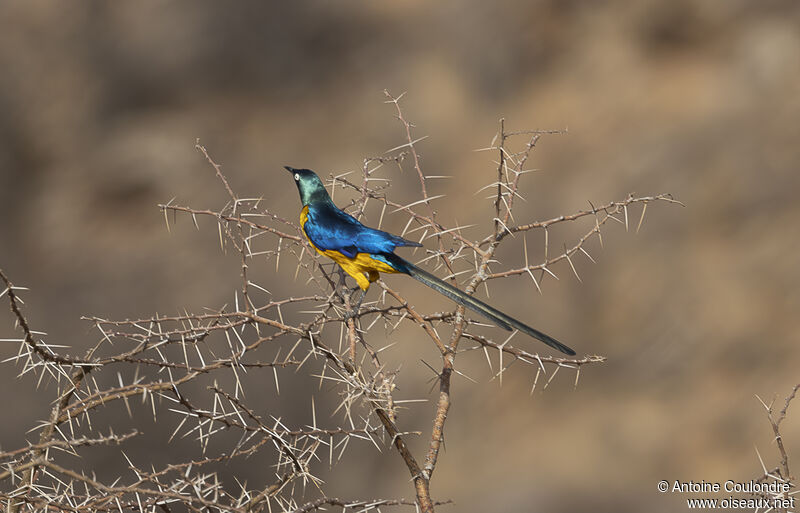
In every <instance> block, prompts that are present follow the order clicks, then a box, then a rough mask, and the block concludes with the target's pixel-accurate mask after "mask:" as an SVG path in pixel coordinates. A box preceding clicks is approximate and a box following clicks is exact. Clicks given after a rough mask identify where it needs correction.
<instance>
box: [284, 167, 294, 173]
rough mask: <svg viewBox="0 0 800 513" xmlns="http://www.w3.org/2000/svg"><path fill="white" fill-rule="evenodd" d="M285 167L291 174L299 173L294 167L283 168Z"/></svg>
mask: <svg viewBox="0 0 800 513" xmlns="http://www.w3.org/2000/svg"><path fill="white" fill-rule="evenodd" d="M283 167H284V168H285V169H286V170H287V171H288V172H290V173H294V172H295V171H297V169H295V168H293V167H289V166H283Z"/></svg>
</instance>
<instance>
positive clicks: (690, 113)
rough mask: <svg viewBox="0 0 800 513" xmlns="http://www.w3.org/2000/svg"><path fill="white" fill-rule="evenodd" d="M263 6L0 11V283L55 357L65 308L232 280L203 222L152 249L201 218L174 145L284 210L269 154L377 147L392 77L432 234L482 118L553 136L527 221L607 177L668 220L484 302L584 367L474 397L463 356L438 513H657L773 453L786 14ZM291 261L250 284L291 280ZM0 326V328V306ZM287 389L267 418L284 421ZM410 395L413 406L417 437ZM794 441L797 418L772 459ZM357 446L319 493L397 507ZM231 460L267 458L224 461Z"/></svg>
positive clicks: (150, 305) (123, 310) (543, 152)
mask: <svg viewBox="0 0 800 513" xmlns="http://www.w3.org/2000/svg"><path fill="white" fill-rule="evenodd" d="M274 4H275V5H273V4H268V3H249V4H243V3H237V4H228V3H215V2H154V1H147V2H126V3H123V2H114V3H106V2H83V3H73V4H70V5H69V7H68V8H66V7H65V8H64V9H63V10H60V9H58V8H57V7H56V4H53V3H49V2H39V1H33V2H3V3H2V4H0V69H2V70H3V71H2V73H0V112H2V116H0V216H1V217H0V219H2V221H0V267H2V268H3V269H4V270H5V271H6V273H7V274H9V276H10V277H11V278H12V280H14V281H15V282H16V283H18V284H21V285H26V286H28V287H30V288H31V291H30V292H29V293H27V294H26V296H25V297H26V299H27V304H28V315H29V317H30V320H31V322H32V324H33V325H34V326H35V327H36V328H37V329H41V330H44V331H47V332H48V334H49V340H50V341H51V342H53V343H58V344H68V345H70V346H73V347H74V348H76V349H75V350H76V351H79V350H82V349H83V348H85V347H86V345H87V344H88V343H90V342H92V341H93V340H94V337H95V336H94V335H93V334H92V335H91V336H89V337H88V338H87V330H88V326H87V325H86V324H85V323H83V322H82V321H80V319H79V318H80V316H81V315H87V314H92V315H99V316H109V317H115V318H125V317H135V316H149V315H151V314H153V313H154V312H160V313H174V312H178V311H180V310H182V309H183V308H184V307H186V308H188V309H189V310H198V309H200V308H202V307H205V306H210V307H218V306H219V305H221V304H223V303H225V302H229V301H230V298H231V295H232V291H233V290H234V288H235V287H236V286H237V283H238V282H237V279H238V273H239V270H238V264H237V263H236V261H235V258H232V257H230V256H228V257H226V256H225V255H223V254H222V253H221V252H220V250H219V246H218V241H217V234H216V228H215V227H214V226H213V224H211V223H206V224H205V225H204V227H203V230H201V231H199V232H197V231H195V230H194V229H193V228H191V226H190V224H189V223H187V222H185V221H184V222H183V223H181V224H179V226H178V227H177V228H176V229H174V230H173V232H172V233H169V232H167V230H166V229H165V227H164V220H163V217H162V215H161V214H160V212H159V210H158V208H157V207H156V205H157V204H158V203H164V202H166V201H168V200H169V199H170V198H173V197H177V200H176V201H177V202H179V203H181V204H191V205H192V206H195V207H198V208H220V207H221V206H222V205H223V204H224V201H225V196H224V192H223V191H222V190H221V188H220V186H219V184H218V183H217V182H216V181H215V179H214V176H213V172H212V170H211V169H210V168H209V167H208V165H207V164H206V163H205V162H204V161H203V159H202V156H201V155H199V154H198V153H197V152H196V151H195V150H194V142H195V139H196V138H200V140H201V142H202V143H203V144H205V145H206V146H207V147H208V149H209V151H210V152H211V154H212V155H213V157H214V158H215V159H216V160H217V161H218V162H220V163H221V164H222V165H223V169H224V171H225V172H226V173H227V175H228V177H229V179H230V181H231V183H232V185H233V187H234V189H236V190H237V191H239V192H240V193H241V194H242V195H249V196H260V195H263V196H264V198H265V201H266V202H267V204H268V205H269V207H270V208H271V209H272V210H273V211H275V212H277V213H279V214H281V215H284V216H285V217H288V218H291V219H294V218H295V216H296V213H297V210H298V208H299V207H298V203H297V197H296V193H295V191H294V186H293V185H292V184H291V183H290V182H289V181H287V177H286V176H285V173H284V172H283V171H282V170H281V167H280V166H282V165H284V164H290V165H293V166H297V167H310V168H312V169H316V170H318V171H319V172H320V174H323V175H328V174H329V173H342V172H346V171H352V170H357V169H359V167H360V165H361V161H362V159H363V158H364V157H365V156H371V155H377V154H381V153H383V152H384V151H385V150H387V149H389V148H391V147H394V146H397V145H399V144H402V142H403V140H402V132H401V130H400V127H399V125H398V123H397V121H396V120H395V119H393V117H392V116H393V114H394V113H393V111H392V109H391V106H388V105H385V104H384V103H383V101H384V97H383V93H382V91H383V90H384V89H388V90H390V91H391V92H393V93H394V94H399V93H401V92H403V91H407V96H406V98H405V100H404V109H405V113H406V115H407V116H408V118H409V119H410V120H412V121H413V122H414V123H415V124H416V125H417V127H418V128H417V129H416V135H418V136H421V135H429V136H430V137H429V138H428V139H427V140H425V141H424V142H423V143H421V144H420V150H421V152H422V155H423V166H424V168H425V170H426V171H427V173H428V174H434V175H453V176H454V177H455V178H453V179H451V180H449V181H438V182H437V183H436V184H435V190H434V192H433V193H437V194H438V193H447V194H448V197H447V198H446V199H444V200H441V201H440V203H439V204H438V209H439V212H440V215H441V219H442V221H443V222H445V223H447V224H449V225H455V223H456V222H458V223H460V224H467V223H471V222H481V221H482V220H484V219H486V216H487V212H490V210H489V208H490V205H489V202H488V201H484V200H482V199H478V200H474V198H480V197H481V196H482V195H478V196H477V197H476V196H473V193H474V192H475V191H476V190H477V189H478V188H479V187H481V186H482V185H484V184H485V183H487V182H488V181H490V180H491V179H492V173H493V172H494V171H493V169H494V165H493V164H492V162H491V161H492V158H493V157H494V156H493V155H488V154H485V153H476V152H473V151H472V150H474V149H477V148H481V147H485V146H488V145H489V143H490V141H491V139H492V137H493V135H494V133H495V132H496V130H497V127H498V120H499V118H501V117H505V118H506V120H507V126H508V127H509V128H510V129H522V128H565V127H568V128H569V134H568V135H564V136H552V137H547V138H545V139H543V140H542V141H541V142H540V144H539V146H538V148H537V150H536V152H535V154H534V157H533V160H532V165H533V166H534V167H536V168H538V169H540V170H542V172H540V173H537V174H536V175H533V177H531V178H527V179H528V180H530V181H529V188H528V189H527V190H528V198H527V199H528V203H527V204H526V206H525V209H526V210H525V213H526V215H529V216H530V219H531V220H532V219H544V218H546V217H549V216H552V215H556V214H561V213H565V214H566V213H569V212H573V211H576V210H579V209H583V208H586V207H587V206H588V203H587V201H592V202H593V203H595V204H600V203H603V202H604V201H608V200H612V199H622V198H624V197H625V195H626V194H627V193H628V192H631V191H635V192H637V193H641V194H655V193H662V192H668V193H672V194H673V195H675V197H676V198H678V199H680V200H681V201H683V202H684V203H685V204H686V208H681V207H675V206H669V205H651V206H650V207H649V208H648V215H647V218H646V219H645V222H644V225H643V228H642V230H641V231H640V233H638V234H634V233H628V234H626V233H624V230H623V229H621V228H620V227H614V226H612V227H610V228H609V230H608V231H607V234H606V236H605V237H604V242H605V248H604V249H602V250H601V249H599V247H597V246H596V245H595V247H594V249H593V251H592V253H593V256H594V257H595V258H596V259H597V261H598V264H597V265H588V264H586V263H585V262H583V263H581V264H580V269H579V270H580V272H581V277H582V278H583V283H578V282H577V280H575V279H574V278H572V277H571V276H570V275H569V272H562V274H561V280H560V281H558V282H556V281H554V280H549V281H545V284H544V291H543V292H544V294H543V295H542V296H539V295H538V294H536V293H535V292H533V291H532V290H530V288H529V285H530V284H529V283H525V284H524V285H517V288H510V289H508V291H512V290H513V291H516V293H523V294H526V296H525V299H524V300H525V301H530V302H532V304H533V306H532V307H524V306H522V301H517V300H515V299H514V298H512V297H509V296H508V295H505V294H502V295H495V296H494V297H495V301H497V302H498V304H500V305H501V306H503V307H504V309H507V310H509V311H510V312H512V313H514V314H517V315H520V316H524V317H523V318H524V319H526V320H530V321H531V323H532V324H534V325H535V326H539V327H542V328H543V329H545V330H546V331H548V332H551V333H553V334H554V335H556V336H558V338H560V339H562V340H564V341H565V342H568V343H570V345H573V346H574V347H576V348H577V349H578V350H579V353H588V354H602V355H606V356H608V358H609V361H608V363H606V364H604V365H602V366H594V367H589V368H586V369H585V370H584V372H583V373H582V375H581V383H580V386H579V387H578V388H577V390H573V388H572V379H573V376H567V375H564V376H561V377H559V378H556V380H555V382H554V384H553V385H552V387H551V388H549V389H548V390H547V391H545V392H544V393H543V394H541V393H538V392H537V393H535V394H534V395H533V397H529V396H528V391H529V389H530V384H531V381H530V378H531V376H530V374H529V373H527V372H516V373H514V372H512V373H509V375H507V376H506V378H505V380H504V384H503V386H502V388H500V387H499V386H498V384H497V382H496V381H493V382H491V383H488V381H489V378H490V377H491V376H490V373H489V372H488V371H487V370H486V367H485V365H483V366H481V362H480V360H477V363H476V362H475V361H472V362H470V361H466V360H465V365H467V366H468V367H467V369H468V370H469V374H470V376H471V377H473V378H475V379H477V380H478V382H479V383H478V384H474V383H471V382H469V381H466V380H463V379H462V380H456V381H455V382H454V390H453V392H454V394H455V396H454V406H453V409H452V410H451V415H450V418H449V421H448V425H447V430H446V435H447V439H446V442H447V451H446V452H445V453H444V454H443V456H442V458H441V461H440V465H439V467H438V470H437V475H436V476H435V479H434V482H433V488H432V491H433V494H434V495H435V497H437V498H452V499H454V500H456V503H457V506H455V507H450V509H445V510H446V511H459V512H462V511H463V512H472V511H474V512H478V511H509V512H510V511H552V512H559V511H581V510H589V509H590V508H591V510H593V511H642V510H645V509H646V510H647V511H654V512H661V511H683V510H684V509H685V504H684V503H683V502H682V500H683V499H684V498H686V497H685V496H680V495H675V494H660V493H658V492H657V491H656V483H657V482H658V481H659V480H660V479H668V480H674V479H681V480H701V479H704V480H706V481H710V482H722V481H725V480H726V479H737V480H747V479H749V478H751V477H753V476H756V475H757V474H758V473H759V471H760V465H759V463H758V459H757V457H756V453H755V450H754V446H756V447H758V449H759V450H760V452H761V454H762V455H763V456H764V458H765V460H766V461H767V462H768V463H776V462H777V457H776V450H775V447H774V444H772V443H771V431H770V428H769V425H768V423H767V422H766V420H765V416H764V414H763V410H762V408H761V406H760V405H759V403H758V401H757V400H756V398H755V394H759V395H761V396H762V397H764V398H765V399H769V398H771V397H772V396H773V394H779V395H780V397H781V398H780V400H781V401H782V397H783V396H784V395H785V394H786V393H787V392H788V391H789V389H790V388H791V386H792V385H793V384H795V383H796V382H797V381H798V379H800V373H798V372H797V365H796V362H797V358H798V357H799V356H800V344H799V343H798V342H800V335H798V333H800V315H799V314H800V271H798V268H797V262H798V255H799V254H800V238H799V237H798V235H797V234H798V221H799V220H800V203H799V202H798V201H797V197H798V190H800V189H799V187H800V173H798V171H800V169H798V164H799V163H800V130H799V128H800V94H798V93H799V92H800V90H799V89H798V84H800V31H799V30H798V27H800V4H799V3H798V2H796V1H793V0H787V1H763V2H746V1H733V0H730V1H716V2H708V1H701V0H697V1H688V0H678V1H669V2H667V1H661V2H659V1H655V0H649V1H642V2H635V3H632V2H621V1H617V2H594V1H579V0H571V1H558V0H551V1H531V2H522V1H519V2H513V1H498V2H480V1H470V2H453V1H443V2H423V1H408V2H377V1H373V2H355V1H340V2H308V3H306V2H285V3H280V4H278V3H277V2H276V3H274ZM234 5H235V6H234ZM473 201H475V202H474V203H473ZM467 202H469V204H470V205H475V207H474V208H472V207H471V208H470V209H469V210H468V211H465V210H464V205H465V204H467ZM481 208H484V209H485V210H481ZM636 213H637V214H638V210H637V211H636ZM637 219H638V217H637ZM388 222H389V224H388V225H385V227H388V228H391V229H393V230H395V231H399V230H400V229H402V222H400V221H397V220H395V221H394V222H395V223H400V224H399V226H398V225H397V224H391V223H392V220H391V219H389V220H388ZM476 236H477V235H476ZM291 274H293V273H292V272H291V271H290V270H287V271H286V275H287V278H286V280H285V282H284V283H274V284H270V285H273V287H274V288H272V289H271V290H273V292H276V293H281V292H285V293H290V292H289V291H295V290H298V289H299V290H302V287H304V282H303V280H298V281H292V280H291ZM391 283H392V285H393V286H395V285H396V287H395V288H398V289H401V288H403V287H406V286H407V285H405V282H402V281H400V280H399V279H394V281H392V282H391ZM503 292H504V293H505V292H507V291H506V289H503ZM420 295H423V294H422V293H420ZM529 304H530V303H529ZM515 305H516V306H515ZM445 306H446V304H445V303H441V302H440V303H433V304H432V305H431V307H432V308H436V307H439V308H444V307H445ZM0 320H2V321H3V322H2V324H1V325H0V337H2V336H10V335H11V321H10V317H9V315H8V314H7V313H6V312H5V307H4V308H3V313H2V314H0ZM417 349H418V348H417ZM536 349H541V348H539V347H537V348H536ZM415 351H416V350H415V347H414V345H413V344H407V345H406V346H405V347H404V348H403V349H402V350H398V351H396V352H394V353H392V358H395V359H396V361H394V362H393V363H394V365H393V366H394V367H396V366H399V365H400V364H401V363H402V365H403V374H402V377H403V380H406V381H404V383H405V386H406V387H407V392H408V394H409V395H414V394H417V396H421V397H428V398H429V399H433V398H434V394H429V393H428V387H429V384H427V383H425V382H424V380H425V379H427V378H428V377H429V373H428V371H427V369H426V368H425V367H424V365H423V364H422V363H421V362H420V356H419V354H417V353H416V352H415ZM426 351H428V352H427V353H426V358H428V359H429V361H433V360H430V359H431V358H433V356H432V353H431V352H430V351H429V350H428V348H426ZM13 352H14V349H13V348H12V347H10V346H9V345H7V344H4V345H2V346H0V357H3V358H6V357H8V356H10V355H12V354H13ZM14 374H15V373H14V369H13V367H11V366H4V367H2V368H0V383H1V384H2V386H0V403H2V404H3V405H9V404H13V405H14V411H15V412H16V413H15V415H13V416H11V415H9V416H7V417H6V418H3V419H2V422H0V444H1V445H2V447H4V448H11V447H17V446H20V445H21V443H22V441H23V439H24V438H23V437H24V433H25V431H26V430H28V429H30V428H31V427H33V426H34V425H35V423H36V421H37V420H38V419H42V418H44V417H46V415H47V412H48V411H49V404H50V401H51V400H52V399H53V397H52V392H53V389H52V388H50V389H47V390H49V393H46V392H47V390H46V391H44V392H40V393H38V394H36V393H34V389H35V386H36V383H35V380H34V379H32V378H29V377H28V378H24V379H21V380H16V379H15V378H14ZM265 379H268V378H265ZM287 379H290V380H291V379H293V378H287ZM417 381H421V382H420V383H417ZM298 387H300V388H298V390H299V391H300V392H302V391H304V390H305V389H303V388H302V385H298ZM285 390H289V391H291V390H292V389H291V387H288V388H285ZM299 395H300V397H302V394H299ZM292 397H293V396H292V395H291V392H285V393H284V394H283V395H282V396H281V405H282V406H281V407H282V408H289V409H291V408H292V407H297V408H300V406H297V405H294V406H293V398H292ZM301 406H302V409H303V411H306V412H307V410H308V408H309V406H308V404H303V405H301ZM796 408H798V409H800V406H797V405H796ZM429 409H430V408H428V410H426V409H425V408H421V409H420V410H417V411H420V412H421V415H423V417H424V418H423V419H422V422H421V424H420V428H422V427H424V428H425V430H426V436H425V438H427V430H428V428H427V427H426V426H427V423H428V419H429V416H430V415H429V414H430V413H431V412H430V411H429ZM3 410H5V411H8V410H7V408H6V407H5V406H4V407H3ZM277 411H281V410H280V409H279V410H277ZM327 420H328V421H329V423H330V424H336V423H338V422H339V418H335V419H327ZM173 421H174V419H169V418H162V419H160V422H161V423H166V427H165V428H164V429H170V426H174V424H170V422H173ZM799 426H800V411H794V412H792V413H790V415H789V419H788V420H787V422H786V425H785V427H784V433H785V434H786V443H787V446H788V448H789V450H790V455H793V456H795V459H794V460H790V464H792V463H794V465H793V466H794V467H797V466H798V465H800V436H795V435H796V433H797V432H798V427H799ZM28 436H29V437H30V436H31V435H28ZM176 447H178V448H180V447H181V446H180V444H178V445H177V446H176ZM369 449H370V448H369V447H366V448H365V449H364V450H363V451H361V450H357V451H355V452H354V453H353V454H354V455H353V456H352V457H351V458H350V459H348V460H346V461H345V463H344V464H343V466H342V467H339V468H338V469H337V471H336V472H334V473H328V474H325V475H324V478H325V479H326V481H328V483H329V487H328V492H329V493H331V494H332V495H337V496H342V497H354V498H369V497H379V496H382V495H389V496H405V497H410V496H411V495H412V487H411V484H410V482H408V475H407V470H406V469H405V468H404V467H403V466H402V463H401V461H400V459H399V458H398V457H396V456H394V455H390V456H389V457H382V456H381V455H376V454H374V451H371V450H369ZM139 450H140V451H146V450H147V447H140V448H139ZM175 450H178V449H175ZM140 454H141V453H140ZM145 454H146V453H145ZM161 456H162V457H163V455H161ZM362 458H363V459H362ZM96 464H97V468H104V467H102V465H103V462H102V461H98V462H97V463H96ZM108 465H111V463H108ZM112 467H113V465H112ZM246 472H247V473H248V476H249V477H250V479H251V480H257V479H258V477H259V475H260V474H263V473H265V472H266V473H269V472H270V470H269V469H262V468H259V465H258V462H257V461H250V462H249V467H248V469H247V470H246Z"/></svg>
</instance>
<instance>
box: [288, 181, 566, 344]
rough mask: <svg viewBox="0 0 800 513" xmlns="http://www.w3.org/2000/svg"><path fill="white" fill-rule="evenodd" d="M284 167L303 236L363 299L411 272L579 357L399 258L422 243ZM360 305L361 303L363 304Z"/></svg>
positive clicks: (498, 320) (442, 291) (487, 314)
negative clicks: (378, 283) (378, 284)
mask: <svg viewBox="0 0 800 513" xmlns="http://www.w3.org/2000/svg"><path fill="white" fill-rule="evenodd" d="M285 167H286V169H287V170H288V171H289V172H290V173H292V175H293V176H294V181H295V183H296V184H297V190H298V191H299V192H300V200H301V201H302V202H303V209H302V210H301V211H300V227H301V228H302V230H303V233H304V234H305V236H306V238H307V239H308V241H309V242H310V243H311V246H312V247H313V248H314V249H315V250H317V252H318V253H320V254H321V255H325V256H326V257H328V258H330V259H332V260H333V261H334V262H336V263H337V264H339V266H340V267H341V268H342V269H343V270H344V272H346V273H347V274H349V275H350V276H352V277H353V278H354V279H355V280H356V283H358V286H359V287H360V288H361V290H362V291H363V292H362V295H361V299H362V300H363V298H364V295H365V294H366V291H367V289H368V288H369V285H370V283H372V282H373V281H375V280H377V279H378V278H379V277H380V273H401V274H407V275H409V276H411V277H412V278H414V279H416V280H417V281H420V282H422V283H424V284H425V285H427V286H428V287H430V288H432V289H433V290H435V291H436V292H439V293H440V294H443V295H445V296H447V297H449V298H450V299H452V300H453V301H455V302H456V303H458V304H459V305H463V306H464V307H466V308H469V309H470V310H473V311H475V312H477V313H479V314H481V315H483V316H484V317H486V318H488V319H489V320H490V321H492V322H493V323H494V324H496V325H497V326H499V327H501V328H503V329H506V330H508V331H512V329H513V328H516V329H518V330H520V331H521V332H523V333H525V334H527V335H529V336H531V337H533V338H535V339H537V340H541V341H542V342H544V343H545V344H547V345H548V346H550V347H552V348H554V349H558V350H559V351H561V352H562V353H566V354H568V355H574V354H575V351H573V350H572V349H570V348H569V347H567V346H565V345H564V344H562V343H561V342H559V341H558V340H556V339H554V338H553V337H550V336H549V335H545V334H544V333H542V332H541V331H538V330H535V329H533V328H531V327H530V326H528V325H526V324H523V323H521V322H520V321H518V320H516V319H514V318H513V317H511V316H509V315H506V314H504V313H503V312H501V311H500V310H497V309H496V308H494V307H492V306H489V305H487V304H486V303H484V302H483V301H481V300H479V299H476V298H474V297H472V296H470V295H468V294H465V293H464V292H463V291H461V290H459V289H457V288H455V287H453V286H452V285H450V284H449V283H447V282H444V281H442V280H440V279H439V278H437V277H436V276H434V275H432V274H431V273H429V272H428V271H425V270H424V269H420V268H419V267H417V266H416V265H414V264H412V263H411V262H409V261H408V260H405V259H403V258H400V257H399V256H397V255H395V254H394V249H395V248H397V247H399V246H422V244H420V243H418V242H413V241H410V240H406V239H404V238H402V237H398V236H397V235H392V234H391V233H387V232H384V231H381V230H376V229H374V228H369V227H367V226H364V225H363V224H361V223H360V222H358V220H356V219H355V218H354V217H353V216H351V215H349V214H347V213H346V212H343V211H341V210H339V209H338V208H337V207H336V205H334V204H333V201H332V200H331V197H330V196H329V195H328V191H327V190H326V189H325V186H324V185H322V181H321V180H320V179H319V177H318V176H317V175H316V173H314V172H313V171H311V170H310V169H295V168H292V167H289V166H285ZM360 304H361V302H360V301H359V306H360Z"/></svg>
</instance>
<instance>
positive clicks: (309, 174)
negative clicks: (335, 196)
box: [283, 166, 330, 206]
mask: <svg viewBox="0 0 800 513" xmlns="http://www.w3.org/2000/svg"><path fill="white" fill-rule="evenodd" d="M283 167H285V168H286V170H287V171H289V172H290V173H292V177H293V178H294V183H295V184H296V185H297V190H298V191H299V192H300V200H301V201H302V202H303V206H306V205H308V204H309V203H313V202H315V201H325V200H329V199H330V196H328V191H327V190H325V186H324V185H322V180H320V179H319V177H318V176H317V174H316V173H315V172H313V171H311V170H310V169H295V168H293V167H289V166H283Z"/></svg>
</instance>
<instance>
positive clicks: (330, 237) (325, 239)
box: [303, 200, 421, 258]
mask: <svg viewBox="0 0 800 513" xmlns="http://www.w3.org/2000/svg"><path fill="white" fill-rule="evenodd" d="M303 229H304V230H305V232H306V235H308V238H309V239H310V240H311V242H313V243H314V245H315V246H316V247H318V248H319V249H322V250H336V251H339V252H340V253H342V254H343V255H345V256H346V257H348V258H354V257H355V256H356V254H357V253H369V254H371V255H381V254H388V253H392V252H393V251H394V248H396V247H398V246H421V244H419V243H417V242H413V241H410V240H406V239H404V238H402V237H398V236H397V235H392V234H391V233H387V232H384V231H381V230H376V229H374V228H370V227H368V226H364V225H363V224H361V223H360V222H358V220H356V219H355V218H354V217H353V216H351V215H349V214H347V213H346V212H342V211H341V210H339V209H338V208H336V206H335V205H334V204H333V202H331V201H330V200H328V201H320V202H313V203H311V204H309V205H308V220H307V221H306V224H305V226H303Z"/></svg>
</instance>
